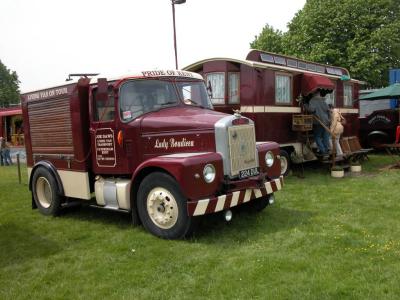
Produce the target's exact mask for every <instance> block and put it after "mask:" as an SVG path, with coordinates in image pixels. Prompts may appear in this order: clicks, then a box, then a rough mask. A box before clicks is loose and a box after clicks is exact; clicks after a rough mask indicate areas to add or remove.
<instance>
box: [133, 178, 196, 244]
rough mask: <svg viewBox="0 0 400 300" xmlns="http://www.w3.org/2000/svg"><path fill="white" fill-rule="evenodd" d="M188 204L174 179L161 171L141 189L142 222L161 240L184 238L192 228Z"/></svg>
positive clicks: (148, 179) (141, 185)
mask: <svg viewBox="0 0 400 300" xmlns="http://www.w3.org/2000/svg"><path fill="white" fill-rule="evenodd" d="M186 201H187V200H186V199H185V197H184V196H183V195H182V192H181V191H180V189H179V186H178V184H177V182H176V181H175V180H174V179H173V178H172V177H171V176H169V175H167V174H164V173H160V172H157V173H153V174H150V175H148V176H147V177H146V178H145V179H144V180H143V181H142V183H141V184H140V187H139V192H138V203H137V206H138V213H139V217H140V220H141V221H142V224H143V226H144V227H145V228H146V229H147V230H148V231H149V232H151V233H152V234H154V235H156V236H158V237H161V238H165V239H178V238H184V237H186V236H188V235H190V233H191V232H192V229H193V219H192V218H191V217H189V216H188V214H187V208H186Z"/></svg>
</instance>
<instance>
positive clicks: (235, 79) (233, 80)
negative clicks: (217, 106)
mask: <svg viewBox="0 0 400 300" xmlns="http://www.w3.org/2000/svg"><path fill="white" fill-rule="evenodd" d="M239 84H240V81H239V73H229V103H230V104H236V103H239Z"/></svg>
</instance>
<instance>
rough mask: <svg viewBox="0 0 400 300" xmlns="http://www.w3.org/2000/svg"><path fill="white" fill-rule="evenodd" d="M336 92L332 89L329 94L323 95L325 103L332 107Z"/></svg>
mask: <svg viewBox="0 0 400 300" xmlns="http://www.w3.org/2000/svg"><path fill="white" fill-rule="evenodd" d="M335 99H336V93H335V90H333V91H332V93H329V94H326V96H325V102H326V104H328V105H329V104H330V105H332V106H333V107H335V102H336V100H335Z"/></svg>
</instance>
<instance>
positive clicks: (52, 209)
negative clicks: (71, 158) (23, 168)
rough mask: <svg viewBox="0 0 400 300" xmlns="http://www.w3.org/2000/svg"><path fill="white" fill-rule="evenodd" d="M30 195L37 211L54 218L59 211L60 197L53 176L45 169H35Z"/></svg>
mask: <svg viewBox="0 0 400 300" xmlns="http://www.w3.org/2000/svg"><path fill="white" fill-rule="evenodd" d="M32 195H33V199H34V200H35V203H36V206H37V208H38V209H39V211H40V212H41V213H42V214H44V215H53V216H56V215H58V213H59V212H60V209H61V199H62V197H61V196H60V195H59V194H58V189H57V183H56V180H55V178H54V176H53V175H52V174H51V173H50V172H49V171H48V170H47V169H45V168H43V167H39V168H37V169H36V171H35V173H34V174H33V178H32Z"/></svg>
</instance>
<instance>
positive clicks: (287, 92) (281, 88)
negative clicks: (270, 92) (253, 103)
mask: <svg viewBox="0 0 400 300" xmlns="http://www.w3.org/2000/svg"><path fill="white" fill-rule="evenodd" d="M275 102H276V103H279V104H290V103H292V78H291V76H289V75H283V74H276V75H275Z"/></svg>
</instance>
